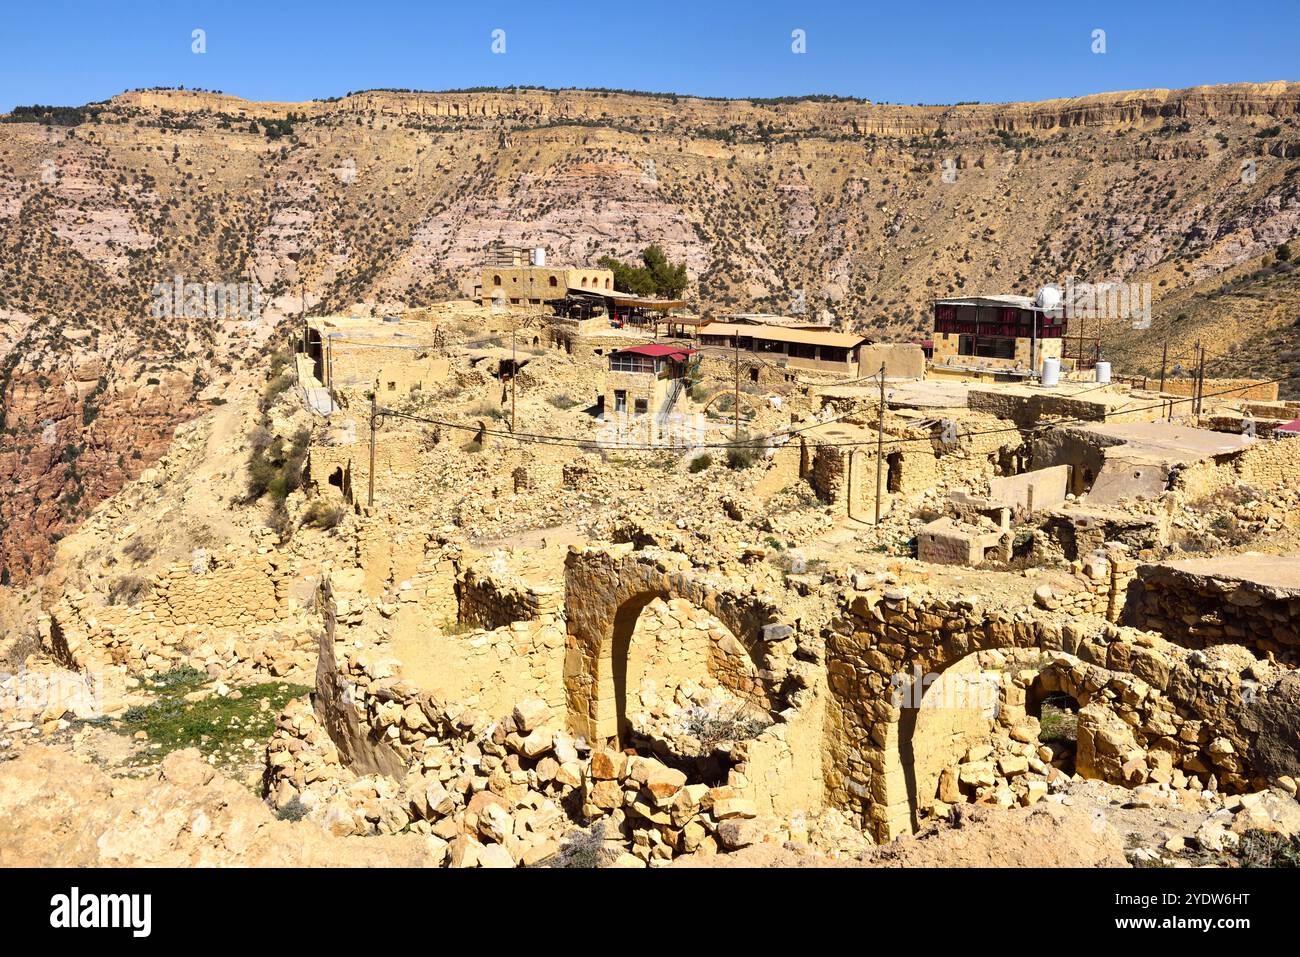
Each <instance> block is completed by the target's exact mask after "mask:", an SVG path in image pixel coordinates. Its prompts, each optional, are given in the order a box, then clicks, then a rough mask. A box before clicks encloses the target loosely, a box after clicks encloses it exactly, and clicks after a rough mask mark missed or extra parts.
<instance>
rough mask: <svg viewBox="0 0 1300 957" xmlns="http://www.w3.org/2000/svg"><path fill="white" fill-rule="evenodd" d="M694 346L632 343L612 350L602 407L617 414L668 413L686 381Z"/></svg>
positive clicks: (602, 396)
mask: <svg viewBox="0 0 1300 957" xmlns="http://www.w3.org/2000/svg"><path fill="white" fill-rule="evenodd" d="M695 354H696V350H695V349H687V348H685V347H684V346H677V345H668V344H663V343H648V344H646V345H638V346H629V347H627V348H624V349H618V350H616V351H614V352H611V353H610V354H609V371H608V372H607V373H606V374H605V389H604V392H603V394H602V395H601V399H600V402H601V407H602V408H603V409H604V410H605V411H606V412H612V413H615V414H632V415H645V414H646V413H649V412H653V413H656V414H666V413H668V412H671V411H672V407H673V405H674V404H675V403H676V401H677V398H678V397H679V396H680V395H681V393H682V390H683V389H684V388H685V385H686V374H687V367H688V363H689V362H690V358H691V356H693V355H695Z"/></svg>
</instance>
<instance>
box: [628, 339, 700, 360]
mask: <svg viewBox="0 0 1300 957" xmlns="http://www.w3.org/2000/svg"><path fill="white" fill-rule="evenodd" d="M694 353H695V350H694V349H687V348H686V347H685V346H667V345H663V344H661V343H657V342H648V343H646V344H645V345H643V346H628V347H627V348H626V349H619V350H618V351H617V352H616V353H615V355H634V356H650V357H651V358H654V359H661V358H663V357H664V356H667V357H668V358H669V359H676V360H677V361H679V362H680V361H681V360H683V359H685V358H686V357H687V356H689V355H693V354H694Z"/></svg>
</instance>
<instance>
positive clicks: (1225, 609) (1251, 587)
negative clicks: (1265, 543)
mask: <svg viewBox="0 0 1300 957" xmlns="http://www.w3.org/2000/svg"><path fill="white" fill-rule="evenodd" d="M1293 560H1294V559H1293ZM1188 564H1192V563H1173V564H1152V565H1141V566H1139V567H1138V569H1137V578H1138V582H1137V587H1136V589H1135V592H1134V596H1133V600H1132V603H1131V606H1130V610H1129V613H1128V618H1129V620H1130V621H1131V623H1132V624H1133V625H1135V626H1136V627H1139V628H1146V629H1150V630H1152V631H1159V632H1161V633H1162V634H1164V635H1165V636H1166V637H1168V638H1171V639H1173V640H1176V641H1177V642H1179V644H1183V645H1186V646H1187V647H1189V648H1209V647H1212V646H1214V645H1221V644H1233V645H1244V646H1246V647H1247V648H1250V649H1251V650H1252V651H1253V652H1254V653H1255V654H1256V655H1258V656H1260V657H1264V656H1270V657H1273V658H1276V659H1278V660H1280V661H1285V662H1289V663H1290V664H1292V665H1295V664H1300V587H1291V588H1282V587H1275V586H1273V585H1270V584H1267V583H1261V582H1256V581H1252V580H1250V578H1249V577H1245V576H1243V575H1238V574H1234V572H1233V570H1232V559H1231V558H1227V559H1225V560H1224V561H1223V565H1222V568H1221V570H1219V571H1214V570H1211V569H1201V568H1195V569H1194V568H1190V567H1185V566H1186V565H1188ZM1180 566H1183V567H1180Z"/></svg>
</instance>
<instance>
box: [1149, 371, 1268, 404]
mask: <svg viewBox="0 0 1300 957" xmlns="http://www.w3.org/2000/svg"><path fill="white" fill-rule="evenodd" d="M1277 386H1278V384H1277V383H1276V382H1262V381H1260V380H1259V379H1206V380H1205V385H1204V387H1203V388H1204V391H1203V393H1202V394H1203V395H1205V396H1206V397H1207V398H1209V397H1211V396H1212V397H1214V399H1216V400H1219V401H1222V400H1225V399H1251V400H1253V401H1255V402H1276V401H1277ZM1162 391H1163V392H1164V393H1165V394H1166V395H1185V396H1191V395H1194V394H1195V392H1196V380H1195V379H1175V378H1172V377H1168V376H1167V377H1166V378H1165V383H1164V386H1162Z"/></svg>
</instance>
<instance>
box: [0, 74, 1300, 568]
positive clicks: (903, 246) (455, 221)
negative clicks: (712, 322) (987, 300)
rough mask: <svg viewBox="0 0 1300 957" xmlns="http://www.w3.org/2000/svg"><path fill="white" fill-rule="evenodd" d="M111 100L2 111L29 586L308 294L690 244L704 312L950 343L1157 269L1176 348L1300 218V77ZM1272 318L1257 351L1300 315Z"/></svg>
mask: <svg viewBox="0 0 1300 957" xmlns="http://www.w3.org/2000/svg"><path fill="white" fill-rule="evenodd" d="M84 114H85V115H84V122H82V123H80V124H79V125H75V126H44V125H42V124H38V123H0V267H2V271H0V402H2V403H3V407H4V415H5V418H4V431H3V432H2V433H0V483H2V484H0V487H3V488H4V489H5V494H4V495H3V497H0V569H7V571H8V575H9V577H10V579H12V580H20V579H23V578H25V577H27V576H29V575H31V574H33V573H36V572H39V570H40V569H41V567H42V565H43V563H44V560H45V558H44V557H45V556H46V555H47V554H48V552H49V550H50V539H51V536H58V535H59V534H61V533H62V532H64V531H66V530H67V529H69V528H71V527H75V525H76V523H77V522H78V521H79V520H80V517H81V516H83V515H84V514H85V513H86V511H87V510H88V509H89V508H91V507H93V505H94V504H95V503H96V502H98V501H99V500H101V499H102V498H103V497H104V496H105V495H107V494H111V492H112V491H113V490H115V489H116V488H117V487H119V486H120V485H121V483H122V482H124V481H126V480H128V479H130V478H133V477H135V476H137V475H139V473H140V471H141V470H143V469H145V468H147V467H148V466H149V465H150V464H151V463H152V462H153V461H154V460H155V459H156V457H157V456H158V455H159V454H161V451H162V450H163V448H165V446H166V443H167V441H168V438H169V436H170V435H171V430H172V429H173V428H174V427H175V424H176V423H177V422H178V421H181V420H183V419H184V418H185V417H187V416H190V415H194V414H197V413H198V412H200V411H202V410H203V408H205V407H206V406H207V405H208V403H209V402H210V401H211V400H212V399H213V397H214V396H216V395H217V393H218V391H219V387H220V385H221V383H222V382H223V381H224V380H225V379H226V378H227V377H228V375H229V373H230V370H231V369H233V368H234V367H235V365H236V364H240V363H244V362H249V361H256V358H257V354H258V352H259V351H260V350H261V349H262V348H263V346H264V345H265V343H266V341H267V338H268V336H269V335H271V333H272V330H273V328H274V326H275V324H276V322H277V320H278V318H279V317H280V316H281V315H283V314H285V313H286V312H287V313H291V314H296V313H297V310H298V308H299V303H300V299H299V296H300V292H305V294H306V298H307V301H308V304H309V305H310V306H311V307H313V308H316V309H342V308H347V307H348V306H350V305H351V304H353V303H356V302H359V301H378V302H382V303H403V302H404V303H409V304H413V305H416V304H421V303H425V302H428V301H431V300H434V299H437V298H443V297H446V296H450V295H456V294H459V293H465V292H468V290H469V289H470V287H471V285H472V283H473V282H474V281H475V279H476V278H477V277H476V272H477V267H478V265H479V263H480V261H481V257H482V253H483V247H484V246H485V244H486V243H488V242H489V241H491V240H495V239H504V240H505V241H507V242H511V243H517V244H520V245H544V246H547V247H548V248H549V250H550V256H551V260H552V261H554V262H556V263H582V262H588V261H591V260H594V259H596V258H598V257H599V256H601V255H606V254H608V255H614V256H618V257H621V258H630V257H634V256H635V255H637V254H638V253H639V251H640V250H641V249H642V248H644V247H645V246H646V245H648V244H650V243H652V242H654V243H659V244H660V245H661V246H663V247H664V249H665V251H666V252H667V253H668V255H669V256H670V258H672V259H675V260H684V261H685V262H686V263H687V265H688V268H689V272H690V275H691V278H692V280H693V284H692V287H691V289H690V294H692V295H693V296H695V297H696V299H697V302H698V304H699V308H700V310H701V311H702V312H705V313H709V312H714V313H716V312H723V311H730V310H737V309H759V310H766V311H773V312H791V311H797V310H799V309H804V310H806V312H807V313H808V314H811V315H818V316H825V317H829V318H832V319H835V320H838V321H840V322H842V323H844V324H846V325H852V326H857V327H860V328H862V329H864V330H867V331H872V332H875V333H876V334H878V335H882V336H908V337H911V336H914V335H916V334H917V333H919V332H922V331H924V330H925V329H926V328H927V326H928V311H927V304H928V301H929V300H930V299H931V298H933V297H934V296H937V295H945V294H952V293H957V292H961V291H967V292H975V291H993V292H1032V291H1033V289H1034V288H1036V287H1037V286H1039V285H1041V284H1043V283H1046V282H1063V281H1064V280H1065V279H1066V278H1068V277H1070V276H1073V277H1075V278H1076V279H1090V280H1099V279H1112V280H1125V281H1130V282H1150V283H1151V284H1152V287H1153V290H1154V291H1155V311H1156V317H1155V318H1156V323H1155V327H1154V330H1153V332H1152V333H1151V334H1149V335H1147V334H1136V333H1132V332H1131V331H1126V332H1124V334H1125V335H1126V336H1127V337H1128V338H1127V339H1126V340H1125V353H1126V356H1136V357H1149V355H1150V353H1151V351H1152V348H1153V347H1152V343H1153V342H1156V341H1157V340H1155V339H1153V338H1152V336H1154V335H1156V334H1160V335H1164V334H1169V335H1172V336H1174V337H1175V339H1180V338H1185V339H1187V340H1189V341H1190V340H1192V339H1194V338H1197V337H1207V336H1210V335H1212V330H1213V328H1214V327H1215V325H1216V324H1217V323H1218V322H1220V321H1221V319H1222V316H1221V314H1220V313H1216V312H1215V309H1214V308H1209V307H1205V308H1203V305H1204V304H1205V303H1227V302H1233V303H1236V304H1237V305H1240V303H1241V299H1242V297H1243V296H1244V297H1246V298H1247V299H1249V298H1250V297H1251V296H1252V295H1254V292H1253V291H1254V290H1255V288H1256V286H1257V285H1259V284H1261V283H1263V284H1265V285H1268V284H1270V283H1273V282H1274V279H1275V278H1276V277H1274V276H1273V275H1272V274H1271V273H1269V274H1268V275H1263V276H1261V274H1260V269H1259V267H1260V266H1261V264H1263V263H1265V262H1266V257H1269V256H1271V255H1272V254H1273V252H1274V250H1275V249H1276V247H1277V246H1278V245H1279V244H1280V243H1282V242H1284V241H1286V240H1288V239H1290V238H1292V237H1294V236H1295V235H1296V233H1297V231H1298V230H1300V176H1297V175H1296V169H1297V166H1300V158H1298V157H1300V127H1298V124H1300V84H1297V83H1271V84H1261V85H1249V84H1238V85H1230V86H1220V87H1198V88H1193V89H1189V90H1180V91H1168V90H1147V91H1137V92H1126V93H1108V94H1101V95H1097V96H1089V97H1081V98H1077V99H1071V100H1053V101H1048V102H1043V103H1020V104H1002V105H979V104H977V105H963V106H949V107H944V106H936V107H915V106H892V105H883V104H872V103H867V102H861V101H847V100H825V101H807V100H803V101H791V102H752V101H722V100H706V99H699V98H693V97H672V96H658V95H637V94H621V93H608V94H606V93H593V92H579V91H542V90H521V91H497V92H476V93H430V94H417V93H385V92H371V93H361V94H356V95H352V96H348V97H344V98H342V99H339V100H335V101H317V102H310V103H252V102H248V101H244V100H239V99H237V98H234V97H228V96H221V95H216V94H205V93H190V92H178V91H170V92H169V91H151V92H137V93H125V94H122V95H120V96H117V97H114V98H113V99H111V100H109V101H107V102H106V103H103V104H96V105H92V106H90V107H87V108H86V109H85V111H84ZM1293 245H1296V244H1294V243H1293ZM177 276H180V277H182V281H183V282H187V283H213V284H223V285H224V284H236V285H237V284H239V283H246V284H254V283H255V284H257V285H259V286H260V288H261V291H262V302H263V311H262V315H261V316H260V318H259V319H257V321H245V319H246V317H242V316H241V317H236V318H230V317H226V318H221V317H212V316H210V315H202V316H191V317H189V318H185V317H183V316H182V317H174V316H170V317H169V316H166V315H154V311H155V309H154V307H155V306H156V305H157V299H158V295H157V288H158V286H159V284H166V283H171V282H173V280H174V277H177ZM1225 284H1231V289H1232V290H1233V295H1232V296H1231V297H1224V298H1219V297H1218V296H1217V292H1218V291H1219V290H1220V289H1221V288H1226V287H1225ZM1261 288H1262V287H1261ZM1270 288H1271V287H1270ZM1208 291H1215V292H1216V296H1215V297H1207V296H1206V295H1205V293H1206V292H1208ZM1261 295H1262V294H1261ZM1277 296H1278V293H1277V291H1276V289H1274V290H1273V291H1271V292H1268V293H1267V297H1266V298H1268V301H1269V302H1273V301H1274V300H1275V299H1277ZM1283 298H1284V297H1283ZM1279 301H1280V300H1279ZM1234 308H1236V306H1234ZM1166 311H1168V312H1170V315H1167V316H1166V315H1165V312H1166ZM1245 314H1249V315H1252V316H1256V315H1257V316H1258V317H1260V318H1259V319H1258V321H1257V322H1253V323H1244V324H1242V323H1238V324H1235V325H1233V326H1232V327H1231V328H1232V329H1233V330H1234V335H1240V336H1241V337H1243V340H1242V341H1245V337H1247V336H1251V335H1257V334H1259V333H1260V332H1261V331H1263V332H1267V333H1269V334H1270V335H1271V334H1273V333H1274V332H1277V330H1274V329H1273V328H1272V327H1273V326H1279V328H1280V327H1281V325H1283V324H1285V323H1288V322H1289V321H1290V319H1291V318H1294V317H1293V316H1291V317H1288V316H1287V315H1286V314H1285V308H1284V307H1283V308H1282V311H1281V312H1279V309H1278V308H1273V307H1269V308H1260V309H1258V310H1246V312H1245ZM1179 315H1182V316H1185V317H1187V318H1184V319H1181V320H1180V319H1179V318H1178V316H1179ZM1263 326H1267V327H1268V328H1267V329H1263V328H1261V327H1263ZM1121 331H1123V330H1121ZM1278 334H1279V335H1280V334H1281V333H1278ZM1227 345H1229V343H1225V346H1227ZM1154 349H1155V351H1156V354H1157V355H1158V351H1159V346H1158V345H1156V346H1154ZM1283 351H1284V352H1285V350H1283ZM1143 361H1145V359H1144V360H1143Z"/></svg>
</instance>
